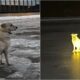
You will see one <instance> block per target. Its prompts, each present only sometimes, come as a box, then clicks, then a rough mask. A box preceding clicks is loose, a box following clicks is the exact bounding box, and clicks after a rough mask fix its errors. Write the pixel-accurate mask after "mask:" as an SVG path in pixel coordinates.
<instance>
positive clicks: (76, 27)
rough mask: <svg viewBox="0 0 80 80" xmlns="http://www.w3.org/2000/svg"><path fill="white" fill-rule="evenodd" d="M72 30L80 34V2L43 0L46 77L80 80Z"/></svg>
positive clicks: (42, 20)
mask: <svg viewBox="0 0 80 80" xmlns="http://www.w3.org/2000/svg"><path fill="white" fill-rule="evenodd" d="M71 33H78V34H79V37H80V1H41V78H42V79H43V80H44V79H49V80H50V79H52V80H55V79H80V65H79V64H76V63H74V62H73V63H72V61H73V60H72V58H71V57H72V43H71V36H70V34H71ZM75 62H76V61H75ZM76 65H77V66H78V67H76V68H77V69H76V68H75V66H76Z"/></svg>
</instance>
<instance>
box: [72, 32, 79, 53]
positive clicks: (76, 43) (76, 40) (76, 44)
mask: <svg viewBox="0 0 80 80" xmlns="http://www.w3.org/2000/svg"><path fill="white" fill-rule="evenodd" d="M77 35H78V34H71V38H72V44H73V52H74V51H77V52H78V51H79V52H80V39H79V38H78V36H77Z"/></svg>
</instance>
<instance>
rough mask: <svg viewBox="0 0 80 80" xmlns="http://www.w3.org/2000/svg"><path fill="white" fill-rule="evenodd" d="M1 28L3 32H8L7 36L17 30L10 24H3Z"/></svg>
mask: <svg viewBox="0 0 80 80" xmlns="http://www.w3.org/2000/svg"><path fill="white" fill-rule="evenodd" d="M1 28H2V30H3V31H5V32H8V33H9V34H11V31H15V30H16V29H17V27H16V26H15V25H13V24H12V23H3V24H1Z"/></svg>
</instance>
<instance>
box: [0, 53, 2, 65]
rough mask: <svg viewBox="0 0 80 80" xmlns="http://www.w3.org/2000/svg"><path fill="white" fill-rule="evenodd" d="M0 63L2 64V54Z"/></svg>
mask: <svg viewBox="0 0 80 80" xmlns="http://www.w3.org/2000/svg"><path fill="white" fill-rule="evenodd" d="M0 64H2V54H0Z"/></svg>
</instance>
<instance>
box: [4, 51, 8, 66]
mask: <svg viewBox="0 0 80 80" xmlns="http://www.w3.org/2000/svg"><path fill="white" fill-rule="evenodd" d="M4 55H5V60H6V63H7V65H9V60H8V51H7V50H6V51H4Z"/></svg>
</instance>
